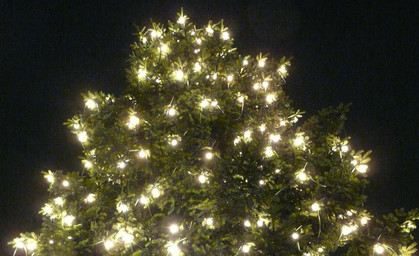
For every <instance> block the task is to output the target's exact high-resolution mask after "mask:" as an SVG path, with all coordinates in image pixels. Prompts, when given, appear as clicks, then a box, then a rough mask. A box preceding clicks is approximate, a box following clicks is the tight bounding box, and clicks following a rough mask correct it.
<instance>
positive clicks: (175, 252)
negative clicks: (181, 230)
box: [167, 243, 182, 256]
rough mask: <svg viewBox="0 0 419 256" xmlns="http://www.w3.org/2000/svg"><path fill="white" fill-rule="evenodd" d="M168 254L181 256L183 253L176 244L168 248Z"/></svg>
mask: <svg viewBox="0 0 419 256" xmlns="http://www.w3.org/2000/svg"><path fill="white" fill-rule="evenodd" d="M167 252H168V253H169V254H170V255H172V256H179V255H180V254H181V253H182V251H181V250H180V248H179V246H178V245H177V244H176V243H171V244H170V245H169V246H168V247H167Z"/></svg>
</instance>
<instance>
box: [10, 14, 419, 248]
mask: <svg viewBox="0 0 419 256" xmlns="http://www.w3.org/2000/svg"><path fill="white" fill-rule="evenodd" d="M130 63H131V68H130V69H129V70H128V72H127V74H128V75H127V77H128V80H129V86H128V88H127V89H126V90H125V92H124V93H123V95H121V96H119V97H114V96H112V95H106V94H103V93H88V94H87V95H84V98H85V106H86V107H85V109H84V111H83V113H81V114H80V115H76V116H75V117H73V118H72V119H70V120H69V121H68V123H67V124H68V126H69V127H70V129H71V130H72V132H73V133H74V134H75V136H76V137H77V138H78V140H79V141H80V142H81V144H82V146H83V156H82V163H83V166H84V169H83V170H82V171H81V172H71V173H67V172H65V173H64V172H61V171H55V172H52V171H47V172H45V173H44V174H45V178H46V180H47V182H49V192H50V195H51V196H50V199H49V200H48V202H46V204H45V206H44V207H43V208H42V209H41V211H40V213H41V214H42V215H43V225H42V228H41V230H40V232H39V234H34V233H25V234H22V235H21V237H19V238H16V239H15V240H13V241H12V242H11V244H12V246H13V247H14V248H16V251H15V254H16V255H25V253H26V255H40V256H54V255H57V256H72V255H131V256H139V255H172V256H176V255H312V256H314V255H338V254H339V255H360V256H361V255H362V256H365V255H403V256H408V255H412V254H413V253H414V252H415V251H416V249H415V243H412V242H413V237H412V235H411V234H410V233H411V231H412V230H413V229H414V228H415V222H414V221H415V220H417V219H418V217H419V214H418V211H417V210H413V211H410V212H404V211H402V210H399V211H396V212H395V213H394V214H389V215H387V216H384V217H383V218H382V219H377V218H374V217H373V216H372V214H371V213H369V212H368V211H367V210H366V209H365V208H364V203H365V201H366V196H365V195H364V194H363V191H364V189H365V187H366V185H367V181H366V172H367V169H368V166H367V162H368V161H369V152H363V151H355V150H353V149H352V148H351V147H350V145H349V138H348V137H345V136H344V133H343V127H344V122H345V112H347V110H348V107H347V106H339V107H337V108H328V109H325V110H322V111H320V112H319V113H318V114H316V115H314V116H312V117H310V118H307V119H306V120H305V121H304V122H303V123H300V122H299V119H300V117H301V114H302V113H301V112H300V111H298V110H295V109H293V107H292V106H291V102H290V100H289V99H288V98H287V96H286V94H285V92H284V87H286V86H285V78H286V76H287V67H288V66H289V65H290V63H289V61H288V60H286V59H285V58H284V59H281V60H280V61H279V62H278V63H276V62H274V61H273V60H270V59H268V58H267V56H265V55H258V56H256V57H255V58H252V57H250V56H246V57H243V56H241V55H239V54H238V53H237V52H236V49H235V48H233V40H232V38H230V35H229V32H228V30H227V28H226V27H224V26H223V23H222V22H220V23H217V24H212V23H211V22H210V23H209V24H208V25H207V26H205V27H203V28H201V29H197V28H196V27H195V26H194V24H193V23H191V22H189V21H188V18H187V17H186V16H184V15H183V14H182V13H181V14H179V17H178V20H177V22H169V23H168V25H167V26H166V27H163V26H162V25H160V24H155V23H152V28H150V29H142V30H139V32H138V42H136V43H134V44H133V45H132V55H131V56H130Z"/></svg>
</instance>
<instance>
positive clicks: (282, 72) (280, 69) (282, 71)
mask: <svg viewBox="0 0 419 256" xmlns="http://www.w3.org/2000/svg"><path fill="white" fill-rule="evenodd" d="M278 72H279V73H280V74H285V73H287V68H286V67H285V66H284V65H282V66H281V67H279V69H278Z"/></svg>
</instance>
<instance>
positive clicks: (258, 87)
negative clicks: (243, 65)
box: [253, 83, 260, 91]
mask: <svg viewBox="0 0 419 256" xmlns="http://www.w3.org/2000/svg"><path fill="white" fill-rule="evenodd" d="M259 89H260V85H259V84H258V83H255V84H253V90H255V91H257V90H259Z"/></svg>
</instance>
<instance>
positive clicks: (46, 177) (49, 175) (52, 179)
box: [45, 173, 55, 183]
mask: <svg viewBox="0 0 419 256" xmlns="http://www.w3.org/2000/svg"><path fill="white" fill-rule="evenodd" d="M45 179H46V180H47V181H48V182H49V183H54V181H55V177H54V174H52V173H49V174H47V175H45Z"/></svg>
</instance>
